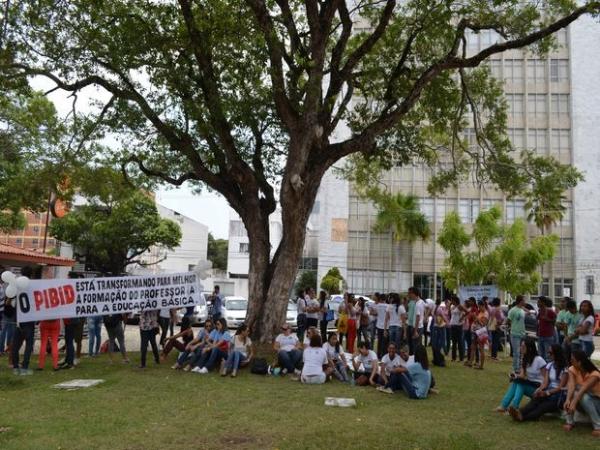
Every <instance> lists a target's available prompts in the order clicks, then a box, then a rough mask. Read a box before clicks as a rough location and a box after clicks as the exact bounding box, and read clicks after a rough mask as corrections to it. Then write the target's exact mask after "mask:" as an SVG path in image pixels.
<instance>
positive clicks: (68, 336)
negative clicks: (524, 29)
mask: <svg viewBox="0 0 600 450" xmlns="http://www.w3.org/2000/svg"><path fill="white" fill-rule="evenodd" d="M78 325H79V323H78V322H74V321H73V319H71V320H69V323H67V324H65V329H64V333H65V364H67V365H69V366H72V365H73V363H74V361H75V345H74V340H75V331H76V329H77V326H78Z"/></svg>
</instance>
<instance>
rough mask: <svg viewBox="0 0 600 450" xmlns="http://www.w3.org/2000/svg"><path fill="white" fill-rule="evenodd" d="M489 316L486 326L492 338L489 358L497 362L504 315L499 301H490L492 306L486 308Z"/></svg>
mask: <svg viewBox="0 0 600 450" xmlns="http://www.w3.org/2000/svg"><path fill="white" fill-rule="evenodd" d="M488 312H489V314H490V321H489V324H488V330H489V331H490V336H491V338H492V345H491V347H492V348H491V358H492V360H494V361H497V360H498V349H499V348H500V333H502V331H501V330H500V327H501V326H502V324H503V323H504V315H503V314H502V308H500V299H499V298H498V297H495V298H494V299H493V300H492V305H491V306H490V307H489V308H488Z"/></svg>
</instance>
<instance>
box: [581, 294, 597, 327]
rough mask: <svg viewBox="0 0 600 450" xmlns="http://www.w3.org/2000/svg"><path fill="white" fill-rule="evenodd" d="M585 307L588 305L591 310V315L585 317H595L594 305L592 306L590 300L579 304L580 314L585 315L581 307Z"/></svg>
mask: <svg viewBox="0 0 600 450" xmlns="http://www.w3.org/2000/svg"><path fill="white" fill-rule="evenodd" d="M583 305H587V306H589V308H590V309H589V314H587V315H585V317H589V316H593V315H594V305H592V302H590V301H589V300H583V301H582V302H581V303H580V304H579V311H580V312H579V313H580V314H583V313H582V312H581V307H582V306H583ZM592 326H593V325H592Z"/></svg>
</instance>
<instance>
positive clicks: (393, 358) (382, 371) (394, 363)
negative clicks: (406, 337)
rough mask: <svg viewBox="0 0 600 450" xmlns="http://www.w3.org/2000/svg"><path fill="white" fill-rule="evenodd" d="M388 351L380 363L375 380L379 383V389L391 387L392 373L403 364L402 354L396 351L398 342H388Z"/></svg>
mask: <svg viewBox="0 0 600 450" xmlns="http://www.w3.org/2000/svg"><path fill="white" fill-rule="evenodd" d="M387 350H388V351H387V353H386V354H385V355H383V358H381V362H380V363H379V371H378V374H377V375H376V376H375V382H376V384H377V385H378V388H377V389H385V388H388V387H389V381H390V375H391V374H392V373H393V372H394V369H396V368H397V367H400V366H401V365H402V363H401V360H402V358H400V355H399V354H398V353H396V344H394V343H393V342H390V343H389V344H388V349H387Z"/></svg>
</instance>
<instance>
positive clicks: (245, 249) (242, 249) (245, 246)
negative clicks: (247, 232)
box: [240, 242, 250, 254]
mask: <svg viewBox="0 0 600 450" xmlns="http://www.w3.org/2000/svg"><path fill="white" fill-rule="evenodd" d="M240 253H242V254H246V253H250V244H248V243H246V242H240Z"/></svg>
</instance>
